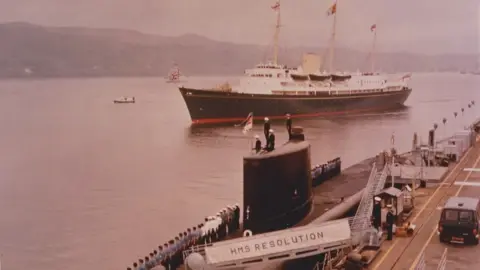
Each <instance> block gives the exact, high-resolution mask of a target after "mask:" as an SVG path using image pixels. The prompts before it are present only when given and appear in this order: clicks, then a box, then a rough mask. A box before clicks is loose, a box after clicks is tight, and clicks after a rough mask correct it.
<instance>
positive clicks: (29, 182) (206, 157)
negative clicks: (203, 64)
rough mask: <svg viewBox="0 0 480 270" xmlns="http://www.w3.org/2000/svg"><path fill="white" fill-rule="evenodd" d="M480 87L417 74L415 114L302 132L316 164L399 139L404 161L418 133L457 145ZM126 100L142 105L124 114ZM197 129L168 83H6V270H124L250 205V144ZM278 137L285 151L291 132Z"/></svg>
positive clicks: (2, 160) (1, 101)
mask: <svg viewBox="0 0 480 270" xmlns="http://www.w3.org/2000/svg"><path fill="white" fill-rule="evenodd" d="M194 82H198V83H201V84H205V85H208V84H210V83H213V82H221V80H217V79H215V78H208V79H207V78H192V79H190V81H189V84H190V83H194ZM479 83H480V76H477V77H475V76H468V75H460V74H418V75H414V77H413V79H412V86H413V88H414V92H413V93H412V95H411V96H410V98H409V100H408V101H407V105H408V106H409V108H408V109H407V110H404V111H401V112H395V113H388V114H371V115H365V116H355V117H347V118H337V119H331V120H325V119H315V120H306V121H299V120H294V124H298V125H302V126H304V127H305V133H306V136H307V138H308V139H309V140H310V141H311V143H312V155H313V157H312V159H313V162H315V163H320V162H324V161H326V160H327V159H330V158H332V157H335V156H341V157H342V159H343V161H344V164H345V165H346V166H348V165H352V164H354V163H355V162H356V161H359V160H361V159H364V158H366V157H369V156H372V155H375V154H376V153H377V152H378V151H381V150H383V149H386V148H387V147H388V146H389V144H390V136H391V134H392V132H395V134H396V135H395V136H396V142H395V143H396V145H397V147H398V148H399V149H400V150H408V149H409V147H410V146H411V138H412V133H413V132H414V131H417V132H419V133H421V134H423V138H424V140H426V138H427V130H428V129H429V128H431V126H432V125H433V123H434V122H437V123H439V124H440V127H439V134H440V135H443V133H445V132H446V133H450V132H451V131H452V130H453V128H452V126H454V125H456V126H460V125H461V124H462V123H461V121H460V120H461V119H462V117H461V115H460V116H459V117H458V119H457V121H453V112H454V111H460V108H461V107H462V106H464V107H465V108H466V104H467V103H468V102H470V100H476V101H477V103H478V104H479V105H480V99H478V97H479V95H478V94H477V92H478V88H477V86H478V85H480V84H479ZM122 95H134V96H135V97H136V99H137V103H136V104H123V105H122V104H120V105H118V104H117V105H114V104H113V103H112V100H113V99H114V98H117V97H119V96H122ZM475 110H476V111H477V112H480V110H477V109H476V108H473V109H470V110H468V109H467V111H466V114H465V116H464V118H465V121H466V120H467V119H472V118H473V117H474V113H473V112H474V111H475ZM477 115H478V114H477ZM443 117H447V118H448V121H449V122H448V123H447V125H446V129H444V128H443V125H442V124H441V119H442V118H443ZM189 123H190V122H189V116H188V112H187V110H186V107H185V105H184V103H183V100H182V98H181V96H180V95H179V93H177V91H176V88H175V86H174V85H167V84H165V83H163V80H162V79H155V78H129V79H116V78H108V79H87V80H85V79H82V80H80V79H71V80H38V81H0V125H1V127H2V128H1V130H0V150H1V155H0V254H2V255H1V256H2V265H3V266H4V268H5V269H10V270H16V269H27V268H30V269H31V268H32V266H33V267H34V268H35V269H38V270H43V269H45V270H47V269H49V270H51V269H70V270H77V269H119V268H120V269H124V268H125V267H126V266H127V265H130V264H131V263H132V261H133V260H134V259H136V258H138V257H140V256H144V255H145V254H147V253H148V252H150V251H151V250H152V249H153V248H154V247H156V246H158V245H159V244H162V243H163V242H164V241H165V240H168V239H170V236H171V235H173V234H177V233H178V232H179V231H181V230H182V231H183V228H185V227H187V226H188V227H190V226H193V225H196V224H197V223H198V222H199V221H200V220H201V219H203V217H204V216H205V215H209V214H213V213H216V211H217V210H218V209H220V208H222V207H223V206H224V205H226V204H232V203H235V202H239V203H241V198H242V156H243V155H244V154H246V153H247V152H248V148H249V143H250V138H249V137H245V136H243V134H242V133H241V130H240V128H235V127H222V128H215V129H214V128H200V129H191V128H190V127H189ZM274 128H275V129H276V130H277V134H278V135H277V138H278V139H277V141H279V142H281V141H282V140H284V139H285V138H286V132H285V131H284V128H283V126H278V127H274ZM261 129H262V126H261V124H260V123H259V124H257V126H256V127H254V131H258V133H261Z"/></svg>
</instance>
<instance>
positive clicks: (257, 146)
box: [255, 135, 262, 153]
mask: <svg viewBox="0 0 480 270" xmlns="http://www.w3.org/2000/svg"><path fill="white" fill-rule="evenodd" d="M260 151H262V141H260V137H259V136H258V135H255V152H256V153H259V152H260Z"/></svg>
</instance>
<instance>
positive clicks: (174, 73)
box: [165, 64, 185, 83]
mask: <svg viewBox="0 0 480 270" xmlns="http://www.w3.org/2000/svg"><path fill="white" fill-rule="evenodd" d="M165 79H166V80H167V83H180V82H184V81H185V76H184V75H183V74H181V73H180V69H179V68H178V66H177V65H176V64H175V65H174V66H173V67H172V69H171V70H170V72H169V73H168V75H167V77H166V78H165Z"/></svg>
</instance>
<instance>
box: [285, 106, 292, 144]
mask: <svg viewBox="0 0 480 270" xmlns="http://www.w3.org/2000/svg"><path fill="white" fill-rule="evenodd" d="M285 117H287V121H286V126H287V132H288V140H291V139H292V119H291V118H290V114H288V113H287V114H286V115H285Z"/></svg>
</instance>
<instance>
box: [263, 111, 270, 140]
mask: <svg viewBox="0 0 480 270" xmlns="http://www.w3.org/2000/svg"><path fill="white" fill-rule="evenodd" d="M269 130H270V119H268V117H265V123H264V124H263V134H265V141H266V142H267V144H268V133H269Z"/></svg>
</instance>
